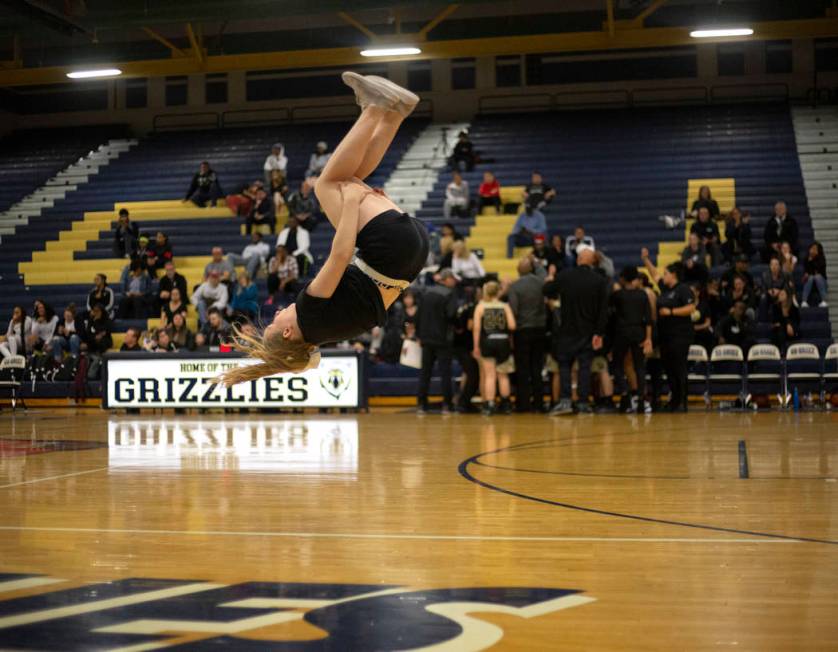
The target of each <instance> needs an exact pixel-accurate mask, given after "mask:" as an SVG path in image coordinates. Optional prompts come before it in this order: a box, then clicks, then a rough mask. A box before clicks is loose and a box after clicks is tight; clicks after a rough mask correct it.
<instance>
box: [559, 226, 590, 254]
mask: <svg viewBox="0 0 838 652" xmlns="http://www.w3.org/2000/svg"><path fill="white" fill-rule="evenodd" d="M581 244H583V245H586V246H588V247H590V248H591V249H593V250H594V251H596V244H595V243H594V239H593V238H592V237H591V236H589V235H585V227H584V226H577V227H576V228H575V229H574V230H573V235H569V236H568V237H567V240H565V243H564V249H565V254H567V257H568V258H571V259H573V260H574V261H575V260H576V248H577V247H578V246H579V245H581Z"/></svg>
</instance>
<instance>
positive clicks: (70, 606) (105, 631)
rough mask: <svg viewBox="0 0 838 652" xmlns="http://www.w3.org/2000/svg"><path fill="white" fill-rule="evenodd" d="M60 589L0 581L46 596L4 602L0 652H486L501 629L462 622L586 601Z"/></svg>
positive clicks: (1, 585) (403, 590) (131, 582)
mask: <svg viewBox="0 0 838 652" xmlns="http://www.w3.org/2000/svg"><path fill="white" fill-rule="evenodd" d="M4 580H5V581H4ZM61 583H63V580H58V579H53V578H44V577H40V576H20V575H16V576H10V575H6V576H3V575H2V574H0V591H4V590H5V591H8V590H13V589H19V588H26V587H36V586H44V585H52V586H51V587H50V588H52V589H53V590H49V591H46V592H44V593H39V594H37V595H31V596H28V597H18V598H14V599H9V600H5V601H4V600H1V599H0V648H2V649H3V650H117V649H125V650H128V649H130V650H155V649H162V648H167V649H184V650H187V649H188V650H217V649H222V648H227V649H233V650H237V651H239V650H244V651H248V650H280V651H289V652H290V651H292V650H294V651H296V650H303V651H306V652H308V651H316V652H336V651H338V650H339V651H340V652H353V651H361V650H415V649H417V648H421V649H423V650H434V649H439V650H443V649H445V650H454V649H456V650H483V649H486V648H487V647H490V646H492V645H494V644H495V643H497V642H498V641H500V640H501V639H502V638H503V630H502V629H501V628H500V627H498V626H497V625H495V624H493V623H490V622H488V621H486V620H481V619H480V618H479V616H474V615H470V614H486V613H501V614H508V615H513V616H517V617H520V618H537V617H540V616H545V615H547V614H551V613H554V612H556V611H560V610H562V609H567V608H570V607H576V606H580V605H584V604H587V603H589V602H593V601H594V598H590V597H586V596H584V595H581V592H580V591H579V590H575V589H550V588H527V587H481V588H452V589H423V590H414V589H411V588H408V587H402V586H392V585H390V586H388V585H381V584H372V585H366V584H315V583H291V582H246V583H243V584H233V585H226V584H218V583H212V582H201V581H186V580H169V579H140V578H132V579H124V580H118V581H114V582H104V583H97V584H89V585H85V586H81V587H76V588H68V589H63V590H62V589H61V588H60V585H61ZM0 598H2V594H0ZM295 626H299V627H298V628H296V629H295ZM284 632H288V633H287V634H285V635H284Z"/></svg>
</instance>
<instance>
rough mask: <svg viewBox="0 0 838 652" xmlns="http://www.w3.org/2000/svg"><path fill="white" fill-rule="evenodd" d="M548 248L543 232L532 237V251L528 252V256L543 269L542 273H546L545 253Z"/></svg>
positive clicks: (547, 251)
mask: <svg viewBox="0 0 838 652" xmlns="http://www.w3.org/2000/svg"><path fill="white" fill-rule="evenodd" d="M548 253H549V250H548V249H547V238H546V237H545V236H544V234H543V233H539V234H538V235H537V236H535V237H534V238H533V239H532V251H531V252H530V258H531V259H532V262H533V263H534V264H535V265H536V266H537V267H538V268H539V269H543V270H544V275H545V276H546V275H547V266H548V264H549V263H548V262H547V254H548Z"/></svg>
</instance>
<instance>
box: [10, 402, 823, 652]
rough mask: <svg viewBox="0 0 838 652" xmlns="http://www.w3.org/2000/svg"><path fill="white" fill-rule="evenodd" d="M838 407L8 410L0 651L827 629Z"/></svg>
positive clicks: (767, 635) (650, 644) (687, 645)
mask: <svg viewBox="0 0 838 652" xmlns="http://www.w3.org/2000/svg"><path fill="white" fill-rule="evenodd" d="M836 478H838V415H832V414H829V413H800V414H793V413H777V412H773V413H764V414H718V413H705V412H693V413H691V414H688V415H672V416H669V415H660V416H658V415H656V416H654V417H638V418H635V417H624V416H608V417H583V418H565V419H555V418H554V419H551V418H548V417H538V416H534V415H533V416H510V417H502V416H498V417H494V418H492V419H485V418H482V417H479V416H454V417H446V418H443V417H439V416H425V417H417V416H416V415H414V414H410V413H394V412H390V413H373V414H366V415H358V416H354V415H342V416H338V415H334V416H328V415H323V416H321V415H317V416H311V417H306V416H303V415H293V416H287V417H286V416H280V415H263V416H262V415H226V416H222V415H215V416H205V417H191V416H189V417H187V416H160V415H142V416H137V417H131V416H109V415H107V414H105V413H103V412H99V411H90V410H83V411H80V412H79V413H74V412H72V411H69V410H63V411H58V410H56V411H49V410H42V411H32V412H30V413H29V414H28V415H22V414H21V413H18V415H17V416H16V417H14V418H12V417H11V416H10V415H9V413H8V411H6V412H4V413H3V414H2V415H0V649H3V650H7V649H14V650H16V649H36V650H99V649H107V650H114V649H119V650H136V651H139V650H153V649H159V648H164V647H169V646H175V647H177V646H180V647H182V648H184V649H213V650H215V649H221V648H228V649H233V650H251V649H253V650H262V649H268V650H297V649H300V650H340V651H341V652H343V651H347V650H391V649H418V648H421V649H427V650H479V649H492V650H667V651H669V650H679V651H680V650H760V651H762V650H783V651H787V650H836V649H838V545H836V544H838V483H836Z"/></svg>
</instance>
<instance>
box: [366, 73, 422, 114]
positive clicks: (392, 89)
mask: <svg viewBox="0 0 838 652" xmlns="http://www.w3.org/2000/svg"><path fill="white" fill-rule="evenodd" d="M364 79H365V80H368V81H369V82H370V83H373V84H375V85H376V87H377V88H381V89H382V91H384V92H389V93H390V94H392V95H394V96H395V97H396V98H398V103H399V105H398V106H396V110H397V111H398V112H399V113H401V114H402V116H404V117H405V118H406V117H407V116H409V115H410V114H411V113H412V112H413V109H415V108H416V105H417V104H419V96H418V95H417V94H416V93H411V92H410V91H409V90H407V89H406V88H402V87H401V86H399V85H398V84H396V83H394V82H391V81H390V80H389V79H385V78H384V77H379V76H377V75H367V76H366V77H364Z"/></svg>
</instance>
